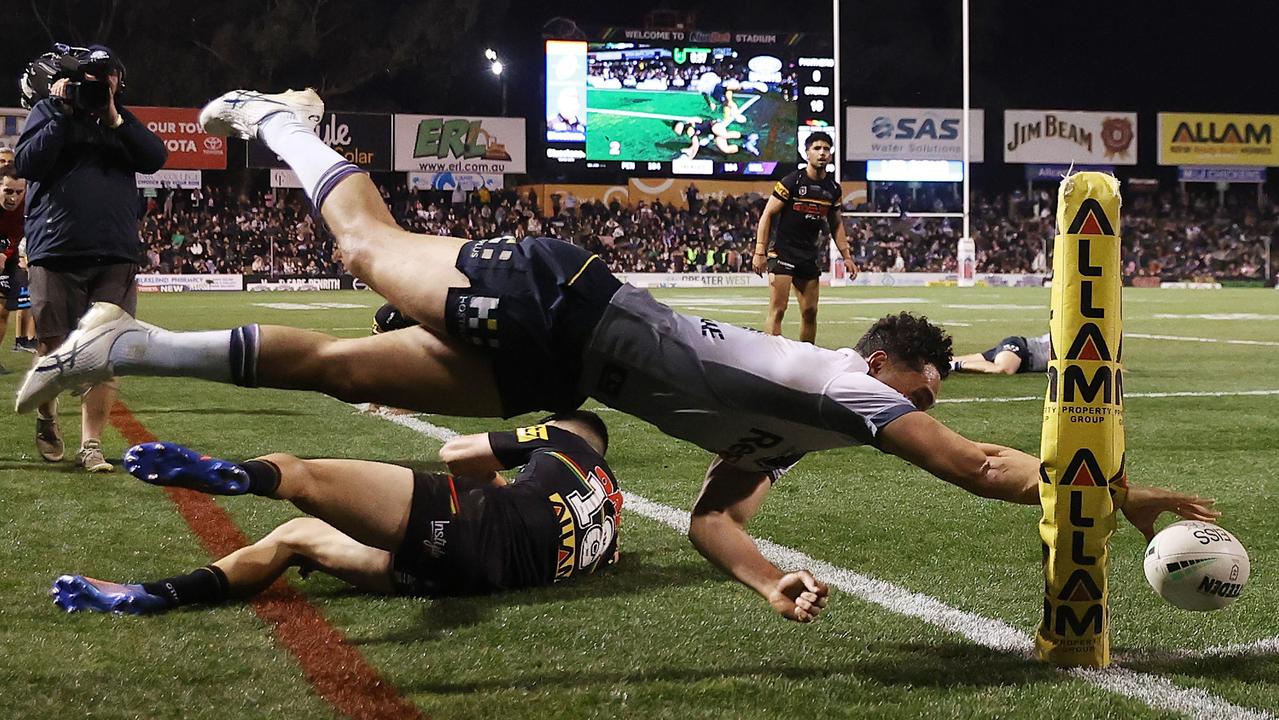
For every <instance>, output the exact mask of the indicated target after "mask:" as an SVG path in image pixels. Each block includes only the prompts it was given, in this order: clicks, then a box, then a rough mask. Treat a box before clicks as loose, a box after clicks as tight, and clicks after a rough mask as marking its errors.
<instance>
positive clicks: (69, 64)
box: [18, 43, 124, 111]
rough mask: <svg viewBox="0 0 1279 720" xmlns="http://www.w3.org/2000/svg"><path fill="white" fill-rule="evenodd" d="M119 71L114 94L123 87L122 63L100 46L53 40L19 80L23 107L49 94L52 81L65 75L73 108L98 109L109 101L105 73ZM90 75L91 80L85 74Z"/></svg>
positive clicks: (68, 96) (109, 91)
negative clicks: (78, 45)
mask: <svg viewBox="0 0 1279 720" xmlns="http://www.w3.org/2000/svg"><path fill="white" fill-rule="evenodd" d="M112 72H116V73H119V75H120V84H119V86H118V87H117V88H116V94H119V93H120V91H121V90H123V89H124V64H123V63H121V62H120V60H119V58H117V57H116V56H115V53H113V52H111V49H110V48H107V47H105V46H103V45H90V46H89V47H87V48H86V47H74V46H71V45H64V44H62V43H56V44H55V45H54V46H53V51H52V52H47V53H45V54H43V55H41V56H40V57H38V58H36V59H35V60H32V61H31V63H30V64H28V65H27V69H26V71H25V72H23V73H22V77H21V78H20V79H19V80H18V85H19V87H20V88H21V90H22V106H23V107H24V108H27V109H31V107H32V106H33V105H35V104H36V103H37V102H39V101H41V100H43V99H44V98H47V97H49V93H50V91H51V89H52V88H53V84H54V83H55V82H57V81H58V80H61V79H62V78H67V79H68V82H67V93H66V101H67V103H69V104H70V105H71V107H73V108H75V109H76V110H86V111H87V110H100V109H102V108H104V107H106V106H107V103H108V102H110V100H111V88H110V85H109V84H108V80H107V75H109V74H111V73H112ZM90 75H92V76H93V79H90V78H89V77H88V76H90Z"/></svg>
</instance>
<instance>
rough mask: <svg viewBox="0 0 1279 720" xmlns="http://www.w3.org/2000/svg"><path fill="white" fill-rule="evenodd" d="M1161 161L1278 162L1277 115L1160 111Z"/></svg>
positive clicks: (1165, 163) (1278, 119)
mask: <svg viewBox="0 0 1279 720" xmlns="http://www.w3.org/2000/svg"><path fill="white" fill-rule="evenodd" d="M1159 164H1160V165H1250V166H1254V167H1255V166H1261V167H1275V166H1277V165H1279V115H1236V114H1228V113H1168V112H1165V113H1159Z"/></svg>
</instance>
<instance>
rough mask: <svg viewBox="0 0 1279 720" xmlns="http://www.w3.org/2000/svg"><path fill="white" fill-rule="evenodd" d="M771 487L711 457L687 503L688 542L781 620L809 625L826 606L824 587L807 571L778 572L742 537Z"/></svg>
mask: <svg viewBox="0 0 1279 720" xmlns="http://www.w3.org/2000/svg"><path fill="white" fill-rule="evenodd" d="M771 487H772V481H771V480H770V479H769V477H768V474H767V473H762V472H750V471H746V470H741V469H738V468H735V467H733V466H731V465H728V464H727V463H725V462H724V461H723V460H722V459H720V458H718V457H717V458H715V460H714V461H713V462H711V466H710V468H708V469H707V471H706V482H705V484H703V485H702V491H701V493H700V494H699V495H698V497H697V501H696V502H695V503H694V505H693V515H692V517H691V518H690V520H689V524H688V539H689V540H690V541H692V543H693V546H694V547H696V548H697V551H698V552H700V553H701V554H702V556H703V557H705V558H706V559H707V560H709V561H711V563H712V564H714V565H715V566H716V567H718V568H719V569H721V570H723V571H724V572H726V573H728V574H729V575H731V576H732V577H733V579H735V580H737V581H738V582H740V583H742V584H743V585H746V586H747V587H749V588H751V589H752V590H754V591H755V592H757V593H759V594H760V595H761V596H762V597H763V598H764V599H765V600H767V601H768V603H769V604H770V605H772V606H773V609H774V610H776V611H777V612H778V613H780V614H781V615H782V616H783V617H785V618H787V619H789V620H795V621H797V622H810V621H812V620H814V619H816V618H817V616H818V615H819V614H820V613H821V611H822V608H824V607H826V596H827V593H828V592H829V590H828V588H827V587H826V585H825V583H823V582H821V581H820V580H817V579H816V578H814V577H813V575H812V573H810V572H809V571H807V570H799V571H796V572H792V573H784V572H782V571H781V570H780V569H779V568H778V567H777V566H776V565H774V564H772V563H771V562H769V561H768V560H767V559H766V558H765V557H764V556H763V555H762V554H761V553H760V551H759V548H758V547H756V546H755V541H754V540H752V539H751V537H750V536H749V535H747V534H746V524H747V523H748V522H750V519H751V518H752V517H754V516H755V513H756V512H758V510H759V506H760V504H761V503H763V502H764V498H765V497H767V496H768V491H769V489H770V488H771Z"/></svg>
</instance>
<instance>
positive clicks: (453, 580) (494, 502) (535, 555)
mask: <svg viewBox="0 0 1279 720" xmlns="http://www.w3.org/2000/svg"><path fill="white" fill-rule="evenodd" d="M523 475H524V473H521V476H517V477H516V478H513V479H512V480H511V483H512V484H511V485H510V486H507V487H500V488H499V487H494V486H492V485H490V484H489V483H487V482H482V481H475V480H465V479H461V478H455V477H453V476H452V475H447V474H444V473H414V474H413V500H412V504H411V505H410V509H409V520H408V525H407V527H406V528H405V531H404V540H403V541H402V542H401V543H400V546H399V548H397V549H396V551H395V553H393V555H392V562H391V569H392V579H393V583H394V585H395V588H396V590H397V591H398V592H400V593H403V594H406V595H416V596H421V597H446V596H460V595H484V594H488V593H492V592H498V591H501V590H508V589H512V588H523V587H533V586H538V585H549V584H550V583H552V582H554V580H555V569H556V562H557V548H558V547H559V544H560V539H561V535H562V534H563V528H562V527H561V525H560V523H559V522H558V521H557V519H556V517H555V514H554V512H553V511H552V508H551V505H550V503H549V502H548V501H547V496H546V493H545V492H542V485H541V484H540V483H538V482H536V481H533V480H529V481H527V482H521V477H522V476H523Z"/></svg>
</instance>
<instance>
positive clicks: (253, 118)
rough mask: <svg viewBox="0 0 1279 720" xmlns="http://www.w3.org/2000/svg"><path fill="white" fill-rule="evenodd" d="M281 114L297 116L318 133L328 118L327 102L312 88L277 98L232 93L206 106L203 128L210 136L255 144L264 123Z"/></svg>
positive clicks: (284, 93)
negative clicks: (321, 121)
mask: <svg viewBox="0 0 1279 720" xmlns="http://www.w3.org/2000/svg"><path fill="white" fill-rule="evenodd" d="M278 112H289V113H293V114H294V115H295V116H296V117H297V119H299V120H301V121H302V122H304V123H306V124H307V125H308V126H310V128H311V131H312V132H315V129H316V128H317V127H318V126H319V125H320V118H321V117H322V116H323V115H324V101H323V100H321V99H320V96H319V95H317V94H316V92H315V91H314V90H312V89H311V88H306V89H305V90H285V91H284V92H282V93H275V94H271V93H263V92H258V91H257V90H232V91H231V92H229V93H226V94H225V95H223V96H221V97H219V98H215V99H213V100H210V101H209V104H207V105H205V106H204V109H203V110H201V111H200V127H202V128H204V131H205V132H207V133H209V134H210V135H218V136H220V137H231V136H234V137H238V138H244V139H245V140H252V139H254V138H256V137H257V136H258V125H259V124H260V123H261V122H262V120H263V119H265V118H266V117H267V116H270V115H274V114H275V113H278Z"/></svg>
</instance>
